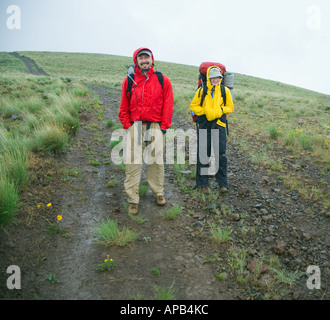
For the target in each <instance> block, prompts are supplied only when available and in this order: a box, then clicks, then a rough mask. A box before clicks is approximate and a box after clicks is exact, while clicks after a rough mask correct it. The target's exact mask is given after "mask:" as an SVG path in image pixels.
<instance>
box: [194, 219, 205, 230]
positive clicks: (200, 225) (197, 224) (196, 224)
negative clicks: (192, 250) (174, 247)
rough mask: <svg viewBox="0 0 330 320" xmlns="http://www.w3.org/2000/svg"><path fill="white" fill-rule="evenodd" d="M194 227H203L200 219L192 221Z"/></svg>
mask: <svg viewBox="0 0 330 320" xmlns="http://www.w3.org/2000/svg"><path fill="white" fill-rule="evenodd" d="M193 227H194V228H198V229H199V228H203V224H202V223H201V222H200V221H197V222H196V223H194V225H193Z"/></svg>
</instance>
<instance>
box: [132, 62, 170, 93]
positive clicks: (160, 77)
mask: <svg viewBox="0 0 330 320" xmlns="http://www.w3.org/2000/svg"><path fill="white" fill-rule="evenodd" d="M154 73H155V74H156V75H157V78H158V81H159V83H160V85H161V86H162V88H163V89H164V79H163V75H162V73H161V72H159V71H155V72H154ZM134 74H135V66H134V64H132V65H130V66H129V67H128V68H127V81H128V83H127V90H126V95H128V94H131V91H132V85H133V82H134Z"/></svg>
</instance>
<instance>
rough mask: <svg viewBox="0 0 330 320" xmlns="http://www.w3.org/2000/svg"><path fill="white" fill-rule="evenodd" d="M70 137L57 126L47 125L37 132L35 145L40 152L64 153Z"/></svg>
mask: <svg viewBox="0 0 330 320" xmlns="http://www.w3.org/2000/svg"><path fill="white" fill-rule="evenodd" d="M68 138H69V137H68V135H67V134H66V133H65V132H64V131H63V130H62V129H60V128H59V127H57V126H56V125H47V126H44V127H42V128H40V129H37V130H36V133H35V143H36V147H37V149H39V150H42V151H46V152H49V153H52V154H59V153H61V152H63V150H64V149H65V147H66V144H67V142H68Z"/></svg>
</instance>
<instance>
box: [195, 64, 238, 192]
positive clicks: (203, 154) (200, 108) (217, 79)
mask: <svg viewBox="0 0 330 320" xmlns="http://www.w3.org/2000/svg"><path fill="white" fill-rule="evenodd" d="M222 79H223V76H222V74H221V70H220V68H218V67H210V68H209V69H208V70H207V74H206V81H207V84H206V85H207V94H206V95H205V98H204V101H203V103H202V96H203V87H201V88H200V89H198V90H197V92H196V94H195V97H194V98H193V100H192V102H191V104H190V109H191V110H192V111H193V112H194V113H195V115H197V116H198V118H197V170H196V188H201V189H202V191H203V192H204V193H206V194H208V193H209V187H208V185H209V181H208V175H209V173H208V168H209V165H210V157H211V146H212V142H213V149H214V155H215V167H216V174H215V178H216V181H217V183H218V184H219V187H220V192H221V193H225V192H228V190H229V186H228V178H227V157H226V122H227V121H226V114H229V113H231V112H233V111H234V103H233V100H232V96H231V93H230V90H229V89H228V88H227V87H224V88H225V90H226V91H225V92H226V104H224V99H223V97H222V94H221V83H222Z"/></svg>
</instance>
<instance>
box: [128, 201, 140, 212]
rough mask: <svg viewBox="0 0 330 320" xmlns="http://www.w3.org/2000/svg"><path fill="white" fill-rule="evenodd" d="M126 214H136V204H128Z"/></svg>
mask: <svg viewBox="0 0 330 320" xmlns="http://www.w3.org/2000/svg"><path fill="white" fill-rule="evenodd" d="M128 213H130V214H137V213H138V204H137V203H130V204H129V207H128Z"/></svg>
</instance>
